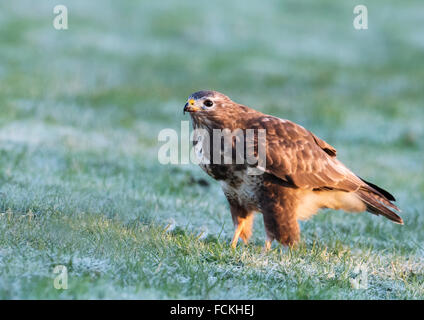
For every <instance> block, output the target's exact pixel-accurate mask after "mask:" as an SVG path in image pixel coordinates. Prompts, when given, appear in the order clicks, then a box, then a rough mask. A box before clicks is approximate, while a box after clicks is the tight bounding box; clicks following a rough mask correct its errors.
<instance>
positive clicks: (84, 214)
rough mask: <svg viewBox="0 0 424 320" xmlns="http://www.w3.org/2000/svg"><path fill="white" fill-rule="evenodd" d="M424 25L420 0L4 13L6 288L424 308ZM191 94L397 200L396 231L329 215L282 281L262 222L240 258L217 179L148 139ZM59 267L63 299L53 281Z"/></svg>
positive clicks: (374, 220)
mask: <svg viewBox="0 0 424 320" xmlns="http://www.w3.org/2000/svg"><path fill="white" fill-rule="evenodd" d="M57 4H63V5H65V6H66V7H67V9H68V30H56V29H55V28H54V27H53V19H54V17H55V15H54V14H53V8H54V6H55V5H57ZM357 4H364V5H366V6H367V7H368V15H369V16H368V24H369V27H368V29H367V30H355V29H354V27H353V24H352V23H353V19H354V17H355V15H354V14H353V8H354V7H355V6H356V5H357ZM423 31H424V5H423V3H422V1H418V0H416V1H402V2H399V1H392V0H384V1H383V0H380V1H365V2H364V1H361V2H360V3H357V2H355V1H351V0H350V1H343V2H341V1H339V2H335V1H330V0H328V1H327V0H322V1H312V0H310V1H303V2H302V3H299V2H298V1H277V0H271V1H266V2H261V3H259V2H251V3H247V2H246V1H240V0H237V1H231V2H228V1H213V2H206V1H179V2H177V1H171V0H163V1H156V2H153V1H129V0H127V1H119V2H118V1H83V0H81V1H75V0H73V1H70V0H63V1H60V3H57V2H56V1H49V0H42V1H37V2H36V3H35V2H34V1H23V0H19V1H7V2H6V1H3V2H1V3H0V211H1V218H0V220H1V223H0V297H2V298H7V299H8V298H58V297H65V298H192V297H194V298H224V297H226V298H236V299H240V298H278V299H283V298H355V297H359V298H386V297H389V298H416V297H421V298H422V297H423V292H424V289H423V285H422V283H423V279H424V276H423V273H422V266H423V257H424V250H423V247H422V243H423V241H424V237H423V234H422V228H423V223H424V218H423V215H424V212H423V209H424V200H423V195H424V180H423V178H422V177H423V173H424V154H423V151H424V140H423V138H424V126H423V123H424V105H423V101H424V90H423V83H424V64H423V61H424V33H423ZM201 89H210V90H217V91H220V92H222V93H224V94H226V95H228V96H229V97H231V98H232V99H233V100H234V101H237V102H239V103H242V104H245V105H248V106H250V107H253V108H255V109H257V110H260V111H262V112H265V113H270V114H273V115H275V116H278V117H281V118H286V119H290V120H292V121H295V122H297V123H299V124H301V125H303V126H305V127H307V128H308V129H309V130H311V131H313V132H314V133H315V134H317V135H318V136H320V137H321V138H323V139H324V140H326V141H327V142H328V143H330V144H332V145H333V146H335V147H336V148H337V150H338V154H339V158H340V159H341V160H342V161H343V162H344V163H345V164H346V165H347V166H349V167H350V168H351V169H352V170H354V171H355V172H356V173H357V174H358V175H360V176H361V177H364V178H365V179H367V180H370V181H372V182H374V183H376V184H378V185H381V186H382V187H384V188H386V189H388V190H389V191H391V192H392V193H394V195H395V196H396V197H397V198H398V200H399V206H400V207H401V208H402V209H403V215H402V217H403V218H404V221H405V224H406V225H405V226H404V227H401V228H400V227H399V226H396V225H393V224H391V223H390V222H388V221H384V220H383V218H381V217H375V216H372V215H370V214H361V215H360V216H357V215H348V214H345V213H330V212H328V213H324V214H321V215H319V216H316V217H314V218H313V219H312V220H311V221H309V222H306V223H303V224H302V230H303V233H302V236H303V239H304V240H303V241H304V243H303V245H304V250H305V251H304V252H303V251H300V252H299V253H297V254H298V259H299V260H297V261H295V260H290V259H289V260H287V261H286V263H287V264H288V265H290V263H293V265H292V266H291V267H289V268H288V269H284V270H282V269H281V268H283V267H281V261H283V260H284V259H285V257H286V253H285V251H284V250H282V249H281V248H280V249H278V250H276V251H275V252H274V253H271V254H270V257H269V258H267V259H268V260H266V261H267V262H266V263H267V266H271V267H269V268H268V267H265V266H264V265H263V264H262V263H263V259H264V258H261V257H260V256H259V253H258V252H259V251H260V248H259V246H261V245H262V242H263V240H264V231H263V225H262V221H261V218H260V217H259V216H258V217H257V219H256V222H255V224H256V225H255V228H256V232H255V236H254V238H253V247H252V248H250V247H249V249H245V250H247V251H244V253H242V252H239V253H232V252H231V251H230V250H228V248H227V247H228V241H229V240H230V237H231V234H232V230H233V227H232V222H231V218H230V214H229V210H228V207H227V204H226V200H225V198H224V196H223V194H222V192H221V191H220V188H219V185H218V184H217V183H216V182H214V181H213V180H211V179H210V178H209V177H207V176H206V175H205V174H204V173H203V172H202V171H201V170H200V169H199V168H198V167H197V166H195V165H192V164H190V165H169V166H163V165H160V164H159V162H158V161H157V151H158V148H159V147H160V146H161V143H159V142H158V140H157V136H158V133H159V131H160V130H162V129H165V128H173V129H176V130H177V131H179V130H180V121H182V120H188V119H189V117H188V116H187V115H186V116H183V114H182V108H183V105H184V103H185V101H186V99H187V97H188V96H189V95H190V94H191V93H192V92H194V91H198V90H201ZM170 219H171V220H170ZM169 224H171V225H172V226H173V227H172V228H174V227H175V229H173V231H172V232H168V233H166V232H165V231H163V228H164V227H165V226H166V225H169ZM200 230H203V231H204V230H207V234H208V236H207V237H206V240H205V241H204V242H201V241H200V242H199V240H198V239H197V238H196V235H198V234H199V232H200ZM196 239H197V240H196ZM196 241H197V242H196ZM191 243H195V245H194V246H193V248H192V249H190V250H194V251H190V250H189V249H187V247H190V246H191ZM318 244H319V245H321V246H322V247H321V249H316V246H315V245H318ZM258 248H259V249H258ZM311 248H313V249H311ZM314 248H315V249H314ZM327 248H328V252H332V254H329V255H330V256H329V257H327V260H325V261H326V262H323V261H321V260H319V261H317V260H313V259H312V258H310V259H312V260H308V259H309V258H305V256H311V255H312V256H313V254H311V251H310V250H312V251H313V250H318V254H317V255H322V254H323V255H324V256H326V255H327ZM240 250H242V249H240ZM320 250H321V251H320ZM382 251H384V252H385V254H382V253H381V252H382ZM302 252H303V253H302ZM314 252H315V251H314ZM340 252H342V253H343V254H341V255H346V257H347V258H346V259H352V261H358V260H361V259H365V260H366V261H368V263H369V264H370V265H371V267H370V268H372V272H373V277H374V278H373V281H374V282H373V287H372V289H371V290H368V291H366V292H362V293H361V294H359V293H358V292H355V291H352V289H351V287H350V285H349V281H348V276H346V274H348V273H349V272H350V270H351V269H350V266H349V264H348V263H346V261H347V260H346V261H345V260H343V259H340V257H339V255H340ZM302 254H304V255H302ZM337 257H338V258H337ZM293 259H294V258H293ZM331 259H334V260H331ZM365 260H364V261H365ZM205 261H206V262H209V263H208V264H205ZM252 261H253V262H252ZM284 261H285V260H284ZM361 261H362V260H361ZM393 261H395V263H398V264H399V265H398V266H397V268H395V269H393V270H397V271H399V270H401V271H399V272H400V273H396V272H397V271H393V270H392V269H390V268H389V267H388V266H390V265H392V264H393V263H394V262H393ZM326 263H328V264H326ZM58 264H62V265H66V266H68V269H69V270H70V271H69V272H70V279H72V281H73V283H72V286H71V285H70V286H71V289H69V290H67V291H66V290H63V291H58V290H55V289H52V279H53V278H54V275H53V273H52V270H53V268H54V266H55V265H58ZM287 264H286V266H287ZM329 264H330V265H331V266H334V268H335V270H333V271H332V272H333V273H334V274H335V275H336V276H332V277H330V279H331V283H330V282H328V281H329V280H328V278H327V276H326V275H323V276H322V278H321V276H320V275H321V273H320V272H321V271H322V270H321V269H320V268H321V267H322V268H324V269H325V268H327V267H328V266H329ZM240 266H244V267H245V269H244V270H245V272H244V273H243V275H241V274H240V273H239V272H237V271H235V269H234V268H235V267H240ZM323 266H324V267H323ZM264 268H265V269H266V271H265V270H264ZM311 268H312V269H311ZM314 268H315V269H314ZM237 270H238V269H237ZM314 270H315V271H314ZM317 270H321V271H317ZM291 272H298V274H303V275H305V274H307V275H309V276H308V277H306V278H305V279H298V280H297V282H296V283H295V284H293V283H292V281H294V280H293V279H294V278H296V277H294V276H293V275H292V274H291ZM370 272H371V271H370ZM229 274H231V275H229ZM323 274H324V273H323ZM325 274H327V273H325ZM331 274H332V273H331ZM170 275H172V277H171V276H170ZM224 275H225V276H224ZM264 277H265V278H264ZM317 279H318V280H317ZM334 279H336V280H334ZM70 281H71V280H70ZM316 281H318V284H317V283H316ZM227 287H228V288H230V287H231V288H233V289H234V290H231V291H228V290H229V289H228V290H227V289H226V288H227ZM387 288H390V290H388V289H387ZM386 289H387V290H386Z"/></svg>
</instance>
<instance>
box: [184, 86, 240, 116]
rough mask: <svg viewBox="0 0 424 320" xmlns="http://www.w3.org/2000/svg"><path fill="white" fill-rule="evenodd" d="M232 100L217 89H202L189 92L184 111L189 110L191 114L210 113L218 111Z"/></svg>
mask: <svg viewBox="0 0 424 320" xmlns="http://www.w3.org/2000/svg"><path fill="white" fill-rule="evenodd" d="M231 102H232V101H231V100H230V98H228V97H227V96H226V95H224V94H222V93H219V92H217V91H210V90H202V91H197V92H195V93H193V94H191V95H190V96H189V97H188V99H187V102H186V104H185V106H184V113H186V112H190V113H191V114H192V115H193V116H194V115H195V114H196V116H197V115H199V116H200V115H205V116H206V115H207V114H209V115H211V114H213V113H216V112H219V110H220V109H222V108H223V107H225V105H226V104H228V103H231Z"/></svg>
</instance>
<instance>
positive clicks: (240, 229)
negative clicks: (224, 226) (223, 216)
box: [231, 219, 245, 249]
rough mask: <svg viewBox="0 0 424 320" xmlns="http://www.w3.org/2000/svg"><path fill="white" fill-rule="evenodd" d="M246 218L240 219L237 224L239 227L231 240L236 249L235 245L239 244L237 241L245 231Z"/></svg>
mask: <svg viewBox="0 0 424 320" xmlns="http://www.w3.org/2000/svg"><path fill="white" fill-rule="evenodd" d="M244 222H245V220H244V219H240V220H239V223H238V224H237V228H236V230H235V231H234V236H233V240H232V241H231V247H232V248H233V249H235V247H236V246H237V241H238V239H239V237H240V233H241V232H242V231H243V227H244Z"/></svg>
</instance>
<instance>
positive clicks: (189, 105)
mask: <svg viewBox="0 0 424 320" xmlns="http://www.w3.org/2000/svg"><path fill="white" fill-rule="evenodd" d="M199 110H200V108H198V107H196V106H195V105H194V100H193V99H190V100H189V101H188V102H187V103H186V104H185V105H184V114H185V113H186V111H187V112H196V111H199Z"/></svg>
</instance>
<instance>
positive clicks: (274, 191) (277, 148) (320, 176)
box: [184, 90, 403, 250]
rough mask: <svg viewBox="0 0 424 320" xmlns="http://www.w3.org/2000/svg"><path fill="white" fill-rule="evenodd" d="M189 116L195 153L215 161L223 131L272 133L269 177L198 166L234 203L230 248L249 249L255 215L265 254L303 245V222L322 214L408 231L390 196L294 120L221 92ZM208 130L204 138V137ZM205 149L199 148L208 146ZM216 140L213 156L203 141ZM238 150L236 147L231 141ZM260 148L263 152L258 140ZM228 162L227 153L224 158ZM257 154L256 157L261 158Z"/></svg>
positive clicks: (193, 99) (243, 167) (194, 101)
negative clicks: (378, 218) (359, 217)
mask: <svg viewBox="0 0 424 320" xmlns="http://www.w3.org/2000/svg"><path fill="white" fill-rule="evenodd" d="M185 112H189V113H190V115H191V119H192V124H193V128H194V129H195V130H194V131H196V130H197V131H199V132H200V133H198V137H197V138H195V141H193V144H195V146H194V148H195V149H196V145H197V149H198V150H197V151H196V152H200V153H202V152H204V153H208V159H212V154H213V153H214V152H215V151H217V149H221V148H222V145H217V144H213V142H212V139H213V138H212V137H213V133H214V132H215V131H216V129H220V130H223V129H229V130H230V131H232V132H233V131H234V130H241V131H242V132H243V133H245V132H246V131H247V130H248V129H253V130H259V129H265V130H266V142H265V144H266V148H265V149H266V152H265V153H266V154H265V156H266V165H265V168H262V170H263V172H262V174H255V175H250V174H249V173H248V169H249V167H250V166H252V165H250V164H249V163H247V162H244V163H241V164H240V163H230V164H228V163H222V162H218V163H216V162H214V161H212V160H211V161H210V162H209V163H207V162H203V163H199V165H200V166H201V168H202V169H203V170H204V171H205V172H206V173H207V174H208V175H210V176H211V177H212V178H214V179H215V180H218V181H220V183H221V186H222V189H223V191H224V194H225V196H226V198H227V200H228V202H229V205H230V211H231V215H232V220H233V223H234V226H235V232H234V237H233V240H232V242H231V246H232V247H233V248H235V247H236V245H237V242H238V239H239V238H240V237H241V239H242V240H243V241H244V242H245V243H247V241H248V240H249V237H250V236H251V234H252V223H253V217H254V213H255V212H260V213H262V215H263V219H264V225H265V231H266V241H265V250H268V249H269V248H270V247H271V243H272V241H273V240H277V241H279V242H280V243H282V244H283V245H286V246H293V245H295V244H296V243H297V242H298V241H299V238H300V229H299V224H298V220H306V219H308V218H310V217H311V216H312V215H314V214H315V213H316V212H317V211H318V209H320V208H330V209H335V210H345V211H348V212H363V211H368V212H371V213H373V214H375V215H382V216H384V217H386V218H388V219H390V220H392V221H394V222H395V223H398V224H403V221H402V218H400V217H399V216H398V215H397V213H396V212H399V211H400V210H399V208H398V207H396V206H395V205H394V204H393V203H392V202H393V201H395V198H394V197H393V196H392V195H391V194H390V193H389V192H387V191H386V190H384V189H382V188H380V187H378V186H376V185H375V184H372V183H370V182H367V181H365V180H363V179H361V178H360V177H358V176H357V175H355V174H354V173H353V172H352V171H351V170H349V169H348V168H347V167H346V166H345V165H344V164H343V163H341V162H340V161H339V160H338V159H337V157H336V149H335V148H334V147H332V146H331V145H329V144H328V143H327V142H325V141H324V140H321V139H320V138H318V137H317V136H316V135H314V134H313V133H312V132H310V131H308V130H307V129H305V128H303V127H302V126H300V125H298V124H296V123H294V122H291V121H289V120H284V119H280V118H277V117H274V116H271V115H266V114H263V113H261V112H258V111H256V110H253V109H251V108H249V107H247V106H244V105H241V104H238V103H236V102H233V101H232V100H231V99H230V98H229V97H227V96H226V95H224V94H222V93H219V92H216V91H209V90H204V91H198V92H195V93H193V94H192V95H190V96H189V98H188V100H187V103H186V104H185V106H184V113H185ZM199 129H202V130H199ZM202 137H203V138H204V139H203V142H202V143H201V146H200V147H199V146H198V142H199V141H202V139H198V138H202ZM206 140H209V141H208V143H209V149H206V148H205V147H204V141H206ZM232 142H233V144H232V148H234V141H232ZM254 146H255V147H258V139H257V136H255V139H254ZM232 151H234V150H232ZM219 152H221V154H222V150H219ZM255 152H256V153H255V154H257V151H255Z"/></svg>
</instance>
